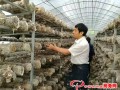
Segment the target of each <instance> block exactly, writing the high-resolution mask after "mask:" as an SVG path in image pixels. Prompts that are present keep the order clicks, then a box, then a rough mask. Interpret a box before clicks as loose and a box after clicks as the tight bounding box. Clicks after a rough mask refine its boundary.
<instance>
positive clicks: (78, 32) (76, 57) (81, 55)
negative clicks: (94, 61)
mask: <svg viewBox="0 0 120 90" xmlns="http://www.w3.org/2000/svg"><path fill="white" fill-rule="evenodd" d="M87 31H88V28H87V27H86V26H85V25H84V24H83V23H79V24H77V25H75V28H74V30H73V37H74V38H75V39H76V40H75V43H74V44H73V45H72V46H71V47H70V48H69V49H66V48H61V47H57V46H56V45H52V44H49V45H47V48H48V49H50V50H54V51H57V52H60V53H62V54H64V55H69V54H71V63H72V64H73V65H72V80H83V81H84V82H85V84H86V85H87V84H88V74H89V44H88V42H87V40H86V38H85V36H86V33H87ZM82 88H83V87H82ZM69 90H76V89H75V87H74V88H73V89H69ZM79 90H86V89H79Z"/></svg>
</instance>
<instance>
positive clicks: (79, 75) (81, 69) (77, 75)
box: [66, 64, 89, 90]
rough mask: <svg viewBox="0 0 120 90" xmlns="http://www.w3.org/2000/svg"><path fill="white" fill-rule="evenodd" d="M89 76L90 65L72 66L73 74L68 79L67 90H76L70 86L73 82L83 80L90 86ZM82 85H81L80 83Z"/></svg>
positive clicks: (80, 89)
mask: <svg viewBox="0 0 120 90" xmlns="http://www.w3.org/2000/svg"><path fill="white" fill-rule="evenodd" d="M88 75H89V64H81V65H75V64H73V66H72V72H70V73H69V74H68V76H67V77H66V83H67V90H76V88H75V87H72V86H70V82H71V81H72V80H79V81H81V80H83V81H84V83H85V85H88V80H89V78H88ZM79 84H80V83H79ZM79 90H87V89H86V88H84V87H81V88H79Z"/></svg>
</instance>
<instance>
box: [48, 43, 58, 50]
mask: <svg viewBox="0 0 120 90" xmlns="http://www.w3.org/2000/svg"><path fill="white" fill-rule="evenodd" d="M55 47H57V46H56V45H55V44H54V45H53V44H47V49H49V50H54V49H55Z"/></svg>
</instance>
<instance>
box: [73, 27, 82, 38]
mask: <svg viewBox="0 0 120 90" xmlns="http://www.w3.org/2000/svg"><path fill="white" fill-rule="evenodd" d="M81 36H83V32H79V30H78V28H74V30H73V37H74V38H75V39H79V38H80V37H81Z"/></svg>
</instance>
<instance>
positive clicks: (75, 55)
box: [68, 36, 89, 64]
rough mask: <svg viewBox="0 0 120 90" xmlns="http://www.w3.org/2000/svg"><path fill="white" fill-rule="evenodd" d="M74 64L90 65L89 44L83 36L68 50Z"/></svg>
mask: <svg viewBox="0 0 120 90" xmlns="http://www.w3.org/2000/svg"><path fill="white" fill-rule="evenodd" d="M68 50H69V52H70V53H71V62H72V63H73V64H89V62H88V61H89V44H88V42H87V40H86V38H85V37H84V36H83V37H81V38H80V39H78V40H75V43H74V44H73V45H72V46H71V47H70V48H69V49H68Z"/></svg>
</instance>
